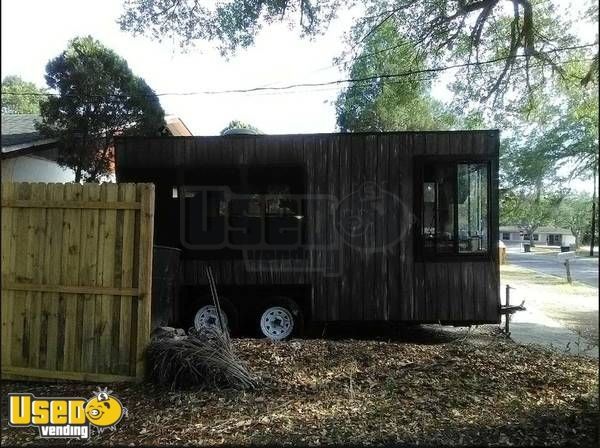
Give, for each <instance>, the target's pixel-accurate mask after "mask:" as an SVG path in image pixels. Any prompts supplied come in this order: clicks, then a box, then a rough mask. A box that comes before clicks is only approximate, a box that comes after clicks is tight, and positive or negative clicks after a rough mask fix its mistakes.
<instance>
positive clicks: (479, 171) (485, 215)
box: [417, 162, 490, 256]
mask: <svg viewBox="0 0 600 448" xmlns="http://www.w3.org/2000/svg"><path fill="white" fill-rule="evenodd" d="M421 168H422V171H421V184H420V186H418V189H419V190H418V191H420V199H419V201H418V203H417V207H418V208H419V209H420V210H418V213H417V216H418V217H419V221H420V225H419V232H418V245H419V247H418V248H417V253H421V254H422V255H426V256H447V255H456V256H460V255H469V254H471V255H473V254H480V255H484V254H487V253H488V252H489V238H488V228H489V201H488V195H489V185H490V179H489V176H490V172H489V168H488V164H487V163H485V162H483V163H465V162H431V163H424V164H423V165H422V167H421Z"/></svg>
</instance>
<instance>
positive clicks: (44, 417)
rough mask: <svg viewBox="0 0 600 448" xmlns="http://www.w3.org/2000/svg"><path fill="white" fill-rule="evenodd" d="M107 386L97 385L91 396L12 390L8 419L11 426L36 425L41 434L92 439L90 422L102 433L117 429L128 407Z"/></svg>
mask: <svg viewBox="0 0 600 448" xmlns="http://www.w3.org/2000/svg"><path fill="white" fill-rule="evenodd" d="M111 394H112V391H111V390H108V389H100V388H99V389H98V390H97V391H96V392H94V396H93V397H92V398H90V399H89V400H86V399H85V398H80V397H69V398H65V397H51V398H50V397H35V396H34V395H33V394H24V393H11V394H8V400H9V421H8V424H9V425H10V426H12V427H25V426H35V427H37V428H38V429H39V431H40V437H44V438H46V437H49V438H57V437H58V438H65V437H68V438H78V439H89V437H90V425H91V426H93V427H95V428H96V430H97V431H98V432H99V433H101V432H102V431H104V430H105V429H111V430H113V431H114V430H116V429H117V424H118V423H119V422H120V421H121V419H122V418H123V416H124V415H127V409H126V408H125V407H123V404H122V403H121V402H120V401H119V399H118V398H116V397H115V396H113V395H111Z"/></svg>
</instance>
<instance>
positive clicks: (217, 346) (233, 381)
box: [146, 328, 257, 389]
mask: <svg viewBox="0 0 600 448" xmlns="http://www.w3.org/2000/svg"><path fill="white" fill-rule="evenodd" d="M146 353H147V362H148V365H149V370H150V372H151V378H152V380H153V381H154V382H156V383H157V384H159V385H163V386H169V387H170V388H171V389H175V388H181V387H184V388H186V387H196V388H198V389H202V388H227V387H232V388H234V389H254V388H255V387H256V386H257V381H256V379H255V378H254V377H253V376H252V375H251V374H250V372H249V371H248V369H247V368H246V366H245V364H244V363H243V362H241V360H240V359H239V357H238V356H237V354H236V353H235V350H234V348H233V346H232V344H231V339H230V338H229V336H228V334H227V333H222V332H221V331H220V330H218V329H216V328H206V329H205V330H204V331H203V332H202V333H197V332H194V331H191V332H190V334H189V335H187V336H184V337H179V338H164V339H155V340H153V341H152V342H151V343H150V345H149V347H148V349H147V351H146Z"/></svg>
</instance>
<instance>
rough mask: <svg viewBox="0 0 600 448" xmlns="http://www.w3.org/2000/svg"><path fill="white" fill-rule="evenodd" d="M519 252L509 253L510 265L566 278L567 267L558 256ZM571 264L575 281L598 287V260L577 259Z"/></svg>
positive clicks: (512, 251)
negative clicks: (559, 260) (558, 259)
mask: <svg viewBox="0 0 600 448" xmlns="http://www.w3.org/2000/svg"><path fill="white" fill-rule="evenodd" d="M517 250H518V249H513V250H510V249H509V250H508V251H507V256H508V262H509V263H511V264H514V265H517V266H521V267H523V268H527V269H532V270H534V271H537V272H541V273H543V274H550V275H556V276H558V277H561V278H566V271H565V267H564V265H563V264H561V263H559V262H558V261H557V259H556V254H548V253H523V252H519V251H517ZM570 263H571V277H573V280H576V281H578V282H581V283H585V284H586V285H590V286H595V287H596V288H597V287H598V258H589V257H577V258H575V259H572V260H571V262H570Z"/></svg>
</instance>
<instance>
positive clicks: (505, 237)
mask: <svg viewBox="0 0 600 448" xmlns="http://www.w3.org/2000/svg"><path fill="white" fill-rule="evenodd" d="M532 236H533V242H534V244H536V245H538V246H570V245H571V244H575V237H574V236H573V233H572V232H571V231H570V230H568V229H561V228H559V227H538V229H537V230H536V231H535V232H534V234H533V235H532ZM500 240H501V241H504V242H505V243H507V244H510V243H513V242H514V243H521V242H523V241H527V240H529V235H527V234H526V233H525V232H523V231H522V230H521V229H520V228H519V227H517V226H500Z"/></svg>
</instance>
